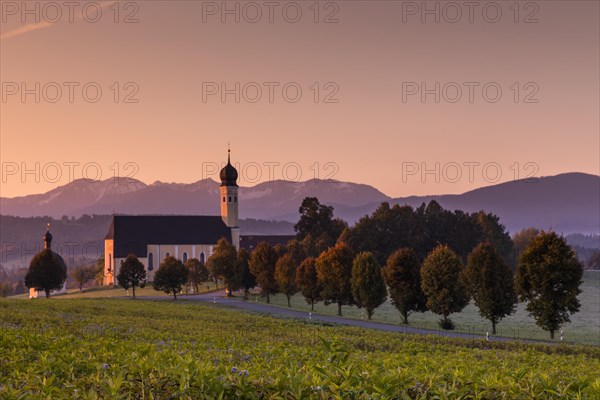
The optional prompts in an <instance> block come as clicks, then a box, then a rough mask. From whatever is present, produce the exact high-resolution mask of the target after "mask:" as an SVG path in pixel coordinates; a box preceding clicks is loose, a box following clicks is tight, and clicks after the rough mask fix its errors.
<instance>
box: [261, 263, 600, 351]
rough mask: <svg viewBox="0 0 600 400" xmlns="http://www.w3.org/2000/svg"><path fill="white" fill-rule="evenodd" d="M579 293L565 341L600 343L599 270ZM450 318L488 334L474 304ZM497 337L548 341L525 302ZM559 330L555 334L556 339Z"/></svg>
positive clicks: (422, 322)
mask: <svg viewBox="0 0 600 400" xmlns="http://www.w3.org/2000/svg"><path fill="white" fill-rule="evenodd" d="M581 289H582V291H583V292H582V293H581V294H580V295H579V300H580V302H581V310H580V311H579V312H578V313H577V314H575V315H573V316H571V323H569V324H566V325H565V326H564V327H563V331H564V335H563V337H564V341H567V342H569V343H580V344H593V345H596V346H600V272H598V271H585V272H584V274H583V284H582V285H581ZM251 300H252V301H263V302H264V301H265V300H264V299H262V298H261V297H260V295H257V294H254V295H253V296H252V297H251ZM291 303H292V308H294V309H297V310H302V311H306V312H307V313H308V312H309V311H310V306H309V305H307V304H306V301H305V300H304V298H303V297H302V295H300V294H297V295H295V296H294V297H293V298H292V302H291ZM271 304H274V305H278V306H282V307H287V298H286V297H285V296H284V295H275V296H271ZM315 312H317V313H320V314H326V315H336V314H337V306H336V305H329V306H325V305H324V304H323V303H319V304H316V305H315ZM342 312H343V314H344V316H345V317H348V318H355V319H361V318H366V316H365V314H366V313H364V312H363V310H361V309H358V308H356V307H348V306H346V307H343V309H342ZM450 318H451V319H452V320H453V321H454V322H455V323H456V330H457V331H458V332H467V333H475V334H479V335H485V333H486V331H489V332H490V333H491V331H492V326H491V324H490V323H489V322H488V321H487V320H485V319H483V318H482V317H481V316H480V315H479V311H478V310H477V307H475V306H474V305H473V304H469V305H468V306H467V307H466V308H465V309H464V310H463V311H462V312H460V313H457V314H452V315H451V316H450ZM408 320H409V322H410V325H411V326H414V327H417V328H423V329H434V330H435V329H439V326H438V321H439V320H440V317H439V316H438V315H435V314H433V313H431V312H426V313H414V314H411V315H410V316H409V318H408ZM373 321H378V322H385V323H389V324H400V323H401V317H400V314H399V313H398V311H397V310H396V308H395V307H394V306H393V305H392V304H391V303H389V302H386V303H384V304H383V305H382V306H380V307H379V308H377V309H376V310H375V314H374V315H373ZM497 333H498V335H499V336H505V337H510V338H520V339H534V340H549V337H550V336H549V334H548V332H545V331H543V330H542V329H541V328H539V327H538V326H537V325H535V321H534V320H533V318H532V317H530V316H529V315H528V313H527V311H526V310H525V304H522V303H521V304H519V305H518V306H517V311H516V312H515V313H514V314H513V315H511V316H509V317H507V318H505V319H504V320H502V322H500V324H499V325H498V327H497ZM559 336H560V333H557V336H556V338H557V340H558V339H559Z"/></svg>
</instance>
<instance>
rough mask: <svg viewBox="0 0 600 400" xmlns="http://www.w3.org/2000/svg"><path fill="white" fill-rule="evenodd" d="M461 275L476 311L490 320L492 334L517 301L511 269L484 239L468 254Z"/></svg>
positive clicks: (512, 310)
mask: <svg viewBox="0 0 600 400" xmlns="http://www.w3.org/2000/svg"><path fill="white" fill-rule="evenodd" d="M463 277H464V281H465V283H466V284H467V286H468V288H469V293H470V295H471V297H472V298H473V301H474V302H475V305H476V306H477V308H479V314H480V315H481V316H482V317H483V318H486V319H488V320H490V322H491V323H492V333H493V334H496V324H497V323H498V322H500V321H501V320H502V318H504V317H506V316H508V315H510V314H512V313H513V312H514V311H515V305H516V303H517V296H516V294H515V289H514V285H513V279H514V278H513V272H512V269H511V268H510V267H509V266H508V264H507V262H506V261H505V259H504V257H502V256H501V255H500V253H499V252H498V250H497V249H496V246H494V244H492V243H490V242H485V243H481V244H479V245H478V246H477V247H475V249H473V251H472V252H471V254H469V258H468V261H467V267H466V268H465V270H464V273H463Z"/></svg>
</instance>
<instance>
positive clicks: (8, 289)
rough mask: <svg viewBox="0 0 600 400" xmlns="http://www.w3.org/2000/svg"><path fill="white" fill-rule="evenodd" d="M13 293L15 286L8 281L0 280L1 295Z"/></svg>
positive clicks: (6, 295)
mask: <svg viewBox="0 0 600 400" xmlns="http://www.w3.org/2000/svg"><path fill="white" fill-rule="evenodd" d="M12 293H13V288H12V286H11V285H10V283H8V282H4V281H2V282H0V297H8V296H10V295H11V294H12Z"/></svg>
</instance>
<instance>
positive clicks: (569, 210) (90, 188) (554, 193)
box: [0, 173, 600, 234]
mask: <svg viewBox="0 0 600 400" xmlns="http://www.w3.org/2000/svg"><path fill="white" fill-rule="evenodd" d="M307 196H314V197H317V198H319V200H320V201H321V202H322V203H325V204H329V205H332V206H334V207H335V215H336V216H338V217H341V218H343V219H345V220H347V221H348V222H349V223H354V222H355V221H357V220H358V219H359V218H361V217H362V216H364V215H366V214H370V213H372V212H373V210H375V208H376V207H377V206H378V205H379V204H381V202H384V201H387V202H389V203H390V204H401V205H403V204H408V205H411V206H413V207H417V206H419V205H420V204H421V203H423V202H426V203H427V202H429V201H431V200H436V201H438V202H439V203H440V204H441V205H442V206H443V207H444V208H448V209H451V210H455V209H461V210H464V211H467V212H474V211H478V210H485V211H487V212H492V213H494V214H497V215H498V216H499V217H500V220H501V222H502V223H503V224H504V225H505V226H506V227H507V228H508V230H509V231H511V232H515V231H517V230H519V229H521V228H523V227H529V226H535V227H537V228H542V229H549V228H551V229H553V230H555V231H557V232H561V233H565V234H567V233H575V232H578V233H600V177H599V176H596V175H590V174H583V173H566V174H560V175H556V176H549V177H543V178H535V179H523V180H518V181H511V182H506V183H502V184H498V185H493V186H487V187H482V188H479V189H475V190H472V191H469V192H466V193H463V194H460V195H437V196H410V197H401V198H395V199H394V198H391V197H389V196H387V195H385V194H384V193H382V192H380V191H379V190H377V189H375V188H373V187H372V186H369V185H364V184H356V183H351V182H341V181H336V180H310V181H305V182H289V181H282V180H276V181H269V182H264V183H260V184H257V185H255V186H251V187H240V190H239V197H240V217H242V218H255V219H262V220H282V221H290V222H296V221H297V220H298V208H299V206H300V204H301V202H302V199H303V198H304V197H307ZM112 213H127V214H197V215H202V214H205V215H214V214H218V213H219V187H218V183H217V182H215V181H213V180H211V179H205V180H201V181H198V182H194V183H190V184H179V183H162V182H155V183H153V184H150V185H148V184H145V183H143V182H141V181H138V180H134V179H127V180H126V179H124V178H121V179H112V178H111V179H108V180H105V181H93V182H90V181H86V180H76V181H73V182H71V183H69V184H66V185H64V186H60V187H57V188H56V189H53V190H51V191H49V192H47V193H43V194H36V195H29V196H22V197H15V198H0V214H2V215H14V216H21V217H31V216H43V215H48V216H51V217H55V218H60V217H62V216H63V215H67V216H75V217H78V216H81V215H83V214H89V215H92V214H112Z"/></svg>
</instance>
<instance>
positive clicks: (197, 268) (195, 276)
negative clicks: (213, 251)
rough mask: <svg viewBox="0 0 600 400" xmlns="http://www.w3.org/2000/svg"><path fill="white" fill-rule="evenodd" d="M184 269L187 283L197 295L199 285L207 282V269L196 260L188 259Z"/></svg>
mask: <svg viewBox="0 0 600 400" xmlns="http://www.w3.org/2000/svg"><path fill="white" fill-rule="evenodd" d="M185 267H186V268H187V270H188V280H187V282H188V283H189V284H190V285H192V286H193V287H194V291H195V293H198V292H199V291H200V284H202V283H204V282H206V281H208V278H209V272H208V268H207V267H206V265H204V263H203V262H202V261H200V260H198V259H197V258H188V260H187V261H186V262H185Z"/></svg>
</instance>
